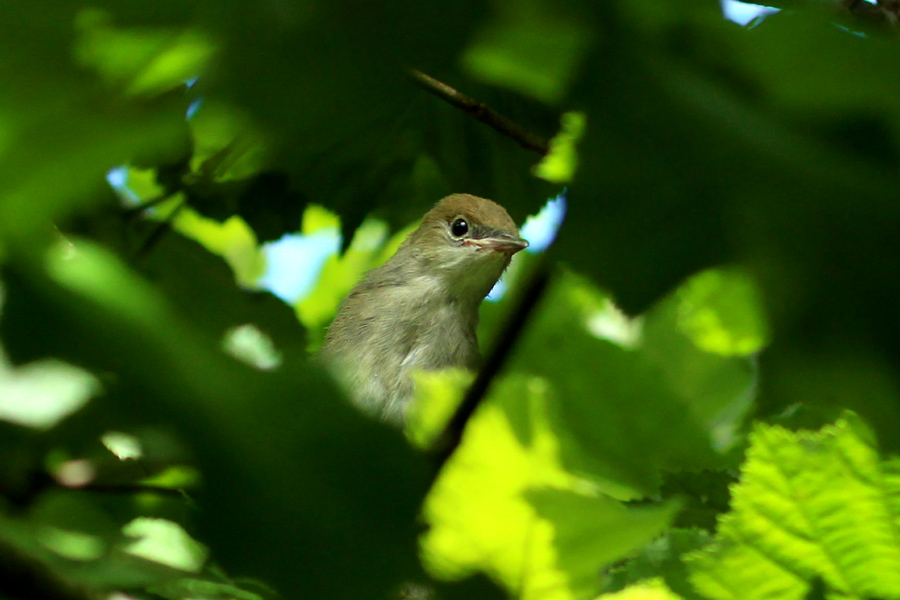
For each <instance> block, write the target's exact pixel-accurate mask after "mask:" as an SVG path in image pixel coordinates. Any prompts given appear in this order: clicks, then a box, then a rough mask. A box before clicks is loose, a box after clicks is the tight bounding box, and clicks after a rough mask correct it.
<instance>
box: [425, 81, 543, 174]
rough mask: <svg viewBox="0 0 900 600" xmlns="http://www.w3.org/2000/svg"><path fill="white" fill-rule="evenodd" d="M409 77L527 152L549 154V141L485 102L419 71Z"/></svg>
mask: <svg viewBox="0 0 900 600" xmlns="http://www.w3.org/2000/svg"><path fill="white" fill-rule="evenodd" d="M409 76H410V77H411V78H412V80H413V81H414V82H415V83H416V85H418V86H419V87H421V88H422V89H424V90H425V91H427V92H430V93H432V94H434V95H435V96H437V97H438V98H441V99H442V100H444V101H446V102H448V103H450V104H452V105H453V106H455V107H456V108H459V109H462V110H464V111H466V112H467V113H469V114H470V115H472V116H473V117H475V118H476V119H478V120H479V121H481V122H482V123H484V124H486V125H488V126H490V127H493V128H494V129H496V130H497V131H499V132H500V133H502V134H503V135H505V136H507V137H510V138H512V139H514V140H515V141H516V142H517V143H518V144H519V145H520V146H522V147H523V148H525V149H526V150H531V151H532V152H537V153H538V154H540V155H541V156H543V155H545V154H547V152H548V151H549V148H550V146H549V144H548V143H547V140H545V139H544V138H542V137H541V136H539V135H536V134H534V133H531V132H530V131H528V130H527V129H524V128H523V127H520V126H519V125H516V124H515V123H513V122H512V121H510V120H509V119H507V118H506V117H504V116H503V115H501V114H499V113H498V112H497V111H495V110H494V109H492V108H491V107H489V106H488V105H486V104H484V103H483V102H479V101H478V100H475V99H474V98H470V97H469V96H466V95H465V94H463V93H460V92H459V91H457V90H456V89H454V88H452V87H450V86H449V85H447V84H446V83H443V82H441V81H438V80H437V79H435V78H434V77H431V76H430V75H426V74H425V73H423V72H422V71H419V70H417V69H410V70H409Z"/></svg>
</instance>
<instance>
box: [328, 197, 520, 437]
mask: <svg viewBox="0 0 900 600" xmlns="http://www.w3.org/2000/svg"><path fill="white" fill-rule="evenodd" d="M527 246H528V242H526V241H525V240H523V239H522V238H520V237H519V230H518V229H517V228H516V224H515V223H514V222H513V220H512V219H511V218H510V217H509V214H507V212H506V210H504V209H503V207H502V206H500V205H499V204H496V203H495V202H492V201H490V200H486V199H484V198H478V197H477V196H470V195H468V194H453V195H451V196H447V197H446V198H444V199H443V200H441V201H440V202H438V203H437V205H435V207H434V208H432V209H431V211H429V212H428V214H426V215H425V217H424V218H423V219H422V223H421V224H420V225H419V227H418V228H417V229H416V230H415V231H414V232H412V233H411V234H410V235H409V237H408V238H406V240H405V241H404V242H403V243H402V244H401V245H400V247H399V248H398V249H397V252H396V253H395V254H394V255H393V256H392V257H391V258H390V259H389V260H388V261H387V262H386V263H385V264H384V265H382V266H381V267H379V268H377V269H373V270H372V271H370V272H369V273H368V274H367V275H366V277H365V279H363V280H362V281H361V282H360V283H358V284H357V285H356V287H354V288H353V290H352V291H351V292H350V294H349V295H348V296H347V298H345V299H344V301H343V303H342V304H341V306H340V308H339V309H338V314H337V317H335V319H334V322H333V323H332V324H331V326H330V327H329V329H328V334H327V335H326V337H325V345H324V348H323V350H322V358H323V360H324V361H325V363H326V364H327V365H328V366H329V367H330V368H331V369H332V371H333V372H334V373H336V375H337V377H338V378H339V379H340V380H341V381H342V382H343V383H345V384H346V386H347V388H348V391H349V392H350V395H351V397H352V398H353V400H354V401H355V402H356V403H357V404H359V405H360V406H361V407H362V408H363V409H364V410H366V411H367V412H370V413H373V414H380V415H381V416H382V418H384V419H385V420H387V421H391V422H394V423H397V424H399V423H402V421H403V413H404V409H405V407H406V404H407V402H408V401H409V399H410V398H411V397H412V395H413V393H414V383H413V379H412V372H413V371H414V370H417V369H423V370H438V369H445V368H449V367H463V368H467V369H476V368H478V366H479V364H480V361H481V354H480V352H479V350H478V339H477V337H476V335H475V327H476V325H477V324H478V307H479V306H480V305H481V301H482V300H483V299H484V297H485V296H487V294H488V292H490V291H491V288H492V287H494V284H495V283H497V280H498V279H499V278H500V275H501V274H503V271H504V270H505V269H506V267H507V266H509V262H510V259H511V258H512V255H513V254H515V253H516V252H518V251H519V250H522V249H523V248H526V247H527Z"/></svg>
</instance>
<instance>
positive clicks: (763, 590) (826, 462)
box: [689, 413, 900, 600]
mask: <svg viewBox="0 0 900 600" xmlns="http://www.w3.org/2000/svg"><path fill="white" fill-rule="evenodd" d="M898 469H900V463H898V461H897V460H896V459H891V460H889V461H881V460H879V457H878V452H877V449H876V447H875V442H874V439H873V436H872V434H871V432H870V431H869V430H868V428H867V427H866V426H865V425H863V424H862V423H861V422H860V421H859V419H858V418H856V417H855V415H853V414H850V413H848V414H846V415H845V416H844V417H843V418H841V419H840V420H839V421H838V422H837V423H835V424H834V425H832V426H828V427H825V428H823V429H822V430H820V431H817V432H806V431H801V432H796V433H792V432H790V431H787V430H785V429H783V428H781V427H777V426H768V425H758V426H757V427H756V429H755V430H754V432H753V434H752V435H751V438H750V448H749V450H748V452H747V462H746V464H745V465H744V466H743V468H742V473H741V481H740V483H739V484H738V485H737V486H736V487H735V489H734V491H733V494H732V497H733V500H732V512H731V513H729V514H727V515H726V516H724V517H722V519H721V520H720V522H719V533H718V534H717V536H716V539H715V541H714V543H713V544H712V545H711V546H709V547H708V548H707V549H704V550H701V551H699V552H698V553H697V554H695V555H694V556H692V557H691V558H690V559H689V568H690V571H691V581H692V583H693V584H694V585H695V586H696V587H697V590H698V591H699V592H700V593H701V594H702V595H704V596H706V597H708V598H710V599H714V600H720V599H737V598H741V599H743V600H752V599H754V598H760V599H762V598H766V599H781V598H783V599H791V598H796V599H800V598H803V597H804V596H805V595H806V594H807V592H808V591H809V590H810V586H811V584H812V582H813V581H814V580H815V579H816V578H817V577H821V578H822V579H823V580H824V582H825V585H826V586H827V589H828V590H829V591H831V592H833V593H837V594H841V595H843V596H849V597H853V598H863V597H884V598H893V597H896V596H897V595H898V594H900V537H898V534H897V519H898V516H900V502H898V500H897V499H898V497H900V477H898V474H900V470H898Z"/></svg>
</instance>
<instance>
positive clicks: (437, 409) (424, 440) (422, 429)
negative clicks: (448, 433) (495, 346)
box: [403, 369, 475, 450]
mask: <svg viewBox="0 0 900 600" xmlns="http://www.w3.org/2000/svg"><path fill="white" fill-rule="evenodd" d="M414 378H415V382H416V396H415V398H413V400H412V402H410V404H409V406H408V407H407V409H406V413H405V414H404V423H403V424H404V431H405V432H406V436H407V438H409V440H410V441H411V442H412V443H413V444H414V445H415V446H417V447H419V448H422V449H424V450H427V449H428V448H429V447H431V446H432V445H433V444H434V442H435V441H437V439H438V438H439V436H440V435H441V433H443V431H444V429H445V428H446V426H447V423H449V421H450V419H451V418H452V417H453V415H454V413H455V412H456V409H457V408H458V407H459V403H460V402H462V399H463V396H464V394H465V391H466V388H468V387H469V385H471V384H472V381H473V380H474V378H475V374H474V373H470V372H468V371H466V370H464V369H448V370H444V371H420V372H418V373H415V374H414Z"/></svg>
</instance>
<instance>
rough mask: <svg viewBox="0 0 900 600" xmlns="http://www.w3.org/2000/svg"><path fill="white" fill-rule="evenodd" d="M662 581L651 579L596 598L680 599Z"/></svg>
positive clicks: (617, 599)
mask: <svg viewBox="0 0 900 600" xmlns="http://www.w3.org/2000/svg"><path fill="white" fill-rule="evenodd" d="M681 598H682V597H681V596H679V595H678V594H675V593H674V592H672V590H670V589H669V588H667V587H666V585H665V584H664V583H663V582H662V581H658V580H651V581H647V582H644V583H639V584H637V585H633V586H631V587H629V588H627V589H624V590H622V591H621V592H615V593H612V594H603V595H602V596H600V597H599V598H598V600H681Z"/></svg>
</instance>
